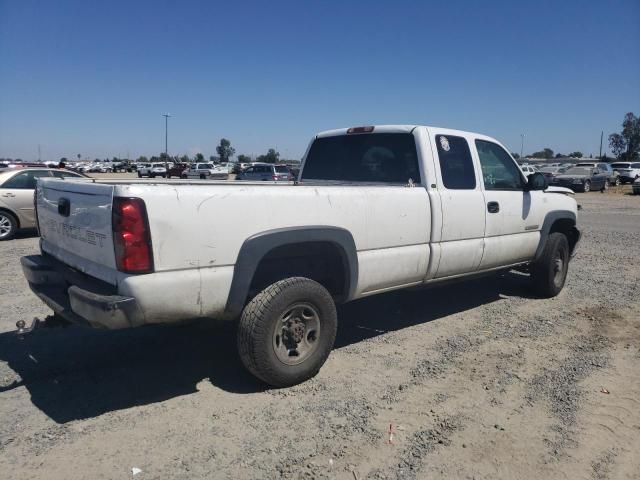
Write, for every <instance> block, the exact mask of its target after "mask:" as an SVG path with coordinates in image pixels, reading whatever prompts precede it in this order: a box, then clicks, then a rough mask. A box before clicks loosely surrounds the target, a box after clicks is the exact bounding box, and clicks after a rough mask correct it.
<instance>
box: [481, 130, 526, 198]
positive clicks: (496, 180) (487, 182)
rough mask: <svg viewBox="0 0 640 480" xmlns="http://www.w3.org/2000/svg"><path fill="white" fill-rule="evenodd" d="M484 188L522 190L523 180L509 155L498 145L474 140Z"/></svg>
mask: <svg viewBox="0 0 640 480" xmlns="http://www.w3.org/2000/svg"><path fill="white" fill-rule="evenodd" d="M476 148H477V149H478V157H479V158H480V166H481V168H482V178H483V179H484V188H485V190H522V189H523V187H524V180H523V178H522V175H521V174H520V169H519V168H518V167H517V166H516V163H515V162H514V161H513V159H512V158H511V156H510V155H509V154H508V153H507V152H506V151H505V150H504V149H503V148H502V147H501V146H500V145H496V144H495V143H493V142H487V141H485V140H476Z"/></svg>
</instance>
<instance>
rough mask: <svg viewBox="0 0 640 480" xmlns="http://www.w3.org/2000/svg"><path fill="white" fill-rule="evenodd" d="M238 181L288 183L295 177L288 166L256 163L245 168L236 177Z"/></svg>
mask: <svg viewBox="0 0 640 480" xmlns="http://www.w3.org/2000/svg"><path fill="white" fill-rule="evenodd" d="M236 179H237V180H254V181H271V182H288V181H290V180H293V176H292V175H291V172H290V171H289V168H288V167H287V166H286V165H273V164H271V163H254V164H253V165H251V166H250V167H248V168H245V169H244V170H243V171H242V172H241V173H239V174H238V176H237V177H236Z"/></svg>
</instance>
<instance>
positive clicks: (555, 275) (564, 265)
mask: <svg viewBox="0 0 640 480" xmlns="http://www.w3.org/2000/svg"><path fill="white" fill-rule="evenodd" d="M568 268H569V242H568V241H567V237H566V236H565V235H564V234H562V233H559V232H554V233H552V234H551V235H549V238H547V243H546V244H545V246H544V250H543V251H542V255H541V256H540V258H539V259H538V260H537V261H536V262H535V263H534V264H532V265H531V280H532V282H533V288H534V290H535V291H536V293H537V294H538V295H540V296H541V297H545V298H550V297H555V296H556V295H558V294H559V293H560V291H561V290H562V288H563V287H564V283H565V281H566V279H567V271H568Z"/></svg>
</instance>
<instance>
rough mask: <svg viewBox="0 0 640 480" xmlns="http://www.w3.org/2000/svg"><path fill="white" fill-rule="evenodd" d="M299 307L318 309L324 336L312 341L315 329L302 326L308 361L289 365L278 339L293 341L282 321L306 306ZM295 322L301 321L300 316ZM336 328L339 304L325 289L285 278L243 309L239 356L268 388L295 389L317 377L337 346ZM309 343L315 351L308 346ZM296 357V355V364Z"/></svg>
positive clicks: (303, 279) (295, 278) (316, 310)
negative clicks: (337, 306) (292, 312)
mask: <svg viewBox="0 0 640 480" xmlns="http://www.w3.org/2000/svg"><path fill="white" fill-rule="evenodd" d="M300 304H302V305H309V306H312V308H313V309H315V313H317V321H318V331H319V332H320V333H319V334H318V335H317V337H316V336H315V335H314V337H313V340H312V341H311V342H308V340H309V338H310V336H311V334H312V331H311V330H307V329H306V328H303V329H302V338H303V339H304V340H302V341H300V344H302V343H303V342H304V345H305V348H308V349H309V351H308V353H306V354H305V355H306V357H305V358H304V359H301V360H299V361H300V363H298V364H286V363H284V361H283V360H281V359H280V358H279V356H278V355H282V353H280V354H278V353H276V350H277V347H276V344H278V343H279V342H278V340H277V337H279V334H280V333H281V334H282V337H281V338H282V340H281V341H282V343H283V347H284V343H285V342H287V341H290V340H291V339H290V338H289V339H285V335H287V333H288V332H285V330H286V328H287V327H285V326H284V325H283V324H280V321H281V319H282V317H283V316H285V315H286V314H287V313H288V312H289V311H293V310H295V309H296V308H304V307H299V305H300ZM292 316H293V315H292ZM289 318H291V317H289ZM293 320H294V321H298V320H297V319H296V318H294V319H293ZM279 324H280V325H279ZM278 326H280V332H278V330H277V327H278ZM337 326H338V320H337V314H336V306H335V303H334V302H333V299H332V298H331V294H330V293H329V292H328V291H327V290H326V289H325V288H324V287H323V286H322V285H320V284H319V283H317V282H315V281H313V280H310V279H308V278H304V277H292V278H287V279H285V280H280V281H278V282H276V283H273V284H272V285H269V286H268V287H267V288H265V289H264V290H263V291H262V292H260V293H259V294H258V295H256V296H255V297H254V298H253V299H252V300H251V301H250V302H249V303H248V304H247V305H246V307H245V308H244V310H243V311H242V316H241V318H240V322H239V325H238V337H237V341H238V351H239V353H240V358H241V359H242V363H243V364H244V366H245V367H246V368H247V370H249V371H250V372H251V373H252V374H253V375H255V376H256V377H258V378H259V379H260V380H262V381H264V382H266V383H267V384H269V385H272V386H274V387H287V386H290V385H296V384H298V383H301V382H304V381H305V380H308V379H309V378H311V377H313V376H315V375H316V373H318V371H319V370H320V367H322V365H323V364H324V362H325V361H326V359H327V357H328V356H329V353H330V352H331V349H332V348H333V343H334V341H335V338H336V331H337ZM289 327H290V325H289ZM290 331H291V330H290ZM310 343H311V344H312V347H308V345H309V344H310ZM313 343H315V345H313ZM287 348H288V347H285V348H284V350H287ZM295 348H296V349H297V346H296V347H295ZM282 351H283V350H282V349H280V352H282ZM294 357H295V356H291V358H292V359H293V360H294V361H295V358H294Z"/></svg>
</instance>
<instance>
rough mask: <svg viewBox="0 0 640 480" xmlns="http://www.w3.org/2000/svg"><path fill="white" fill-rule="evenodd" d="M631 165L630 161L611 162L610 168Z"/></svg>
mask: <svg viewBox="0 0 640 480" xmlns="http://www.w3.org/2000/svg"><path fill="white" fill-rule="evenodd" d="M630 166H631V164H630V163H612V164H611V168H629V167H630Z"/></svg>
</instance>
